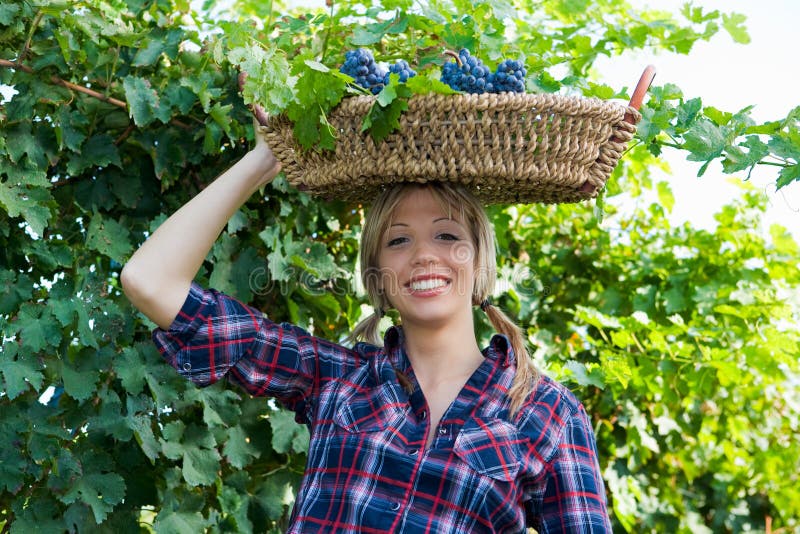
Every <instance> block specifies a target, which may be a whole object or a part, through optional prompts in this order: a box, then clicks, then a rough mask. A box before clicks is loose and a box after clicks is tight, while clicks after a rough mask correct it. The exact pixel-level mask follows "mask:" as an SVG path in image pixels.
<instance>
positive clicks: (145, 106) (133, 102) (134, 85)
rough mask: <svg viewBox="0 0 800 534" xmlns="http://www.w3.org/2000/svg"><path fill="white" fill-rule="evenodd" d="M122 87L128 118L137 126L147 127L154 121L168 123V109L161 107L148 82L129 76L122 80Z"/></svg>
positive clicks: (154, 91) (156, 94)
mask: <svg viewBox="0 0 800 534" xmlns="http://www.w3.org/2000/svg"><path fill="white" fill-rule="evenodd" d="M122 87H123V88H124V89H125V99H126V100H127V101H128V108H129V112H130V116H131V117H133V122H135V123H136V125H137V126H147V125H148V124H150V123H152V122H153V121H155V120H156V119H158V120H160V121H161V122H167V121H169V119H170V111H169V108H166V107H162V106H161V99H160V98H159V96H158V93H157V92H156V90H155V89H153V88H152V86H151V85H150V81H149V80H146V79H144V78H139V77H137V76H130V75H129V76H126V77H125V78H123V79H122Z"/></svg>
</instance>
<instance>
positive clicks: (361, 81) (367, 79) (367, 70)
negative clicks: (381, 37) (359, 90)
mask: <svg viewBox="0 0 800 534" xmlns="http://www.w3.org/2000/svg"><path fill="white" fill-rule="evenodd" d="M339 72H342V73H344V74H347V75H348V76H352V77H353V79H354V80H355V83H356V84H357V85H360V86H361V87H363V88H364V89H367V90H368V91H371V92H372V94H375V95H376V94H378V93H380V92H381V89H383V86H384V83H385V82H384V79H386V78H387V76H388V73H387V72H386V71H385V70H384V69H383V68H381V66H380V65H378V64H377V63H375V58H374V57H372V52H370V51H369V50H367V49H366V48H358V49H356V50H349V51H348V52H347V53H346V54H345V55H344V65H342V66H341V68H340V69H339Z"/></svg>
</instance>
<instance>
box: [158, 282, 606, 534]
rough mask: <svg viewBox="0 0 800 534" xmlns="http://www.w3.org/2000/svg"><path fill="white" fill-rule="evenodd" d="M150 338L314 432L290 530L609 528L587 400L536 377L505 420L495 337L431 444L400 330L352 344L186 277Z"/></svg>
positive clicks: (190, 367)
mask: <svg viewBox="0 0 800 534" xmlns="http://www.w3.org/2000/svg"><path fill="white" fill-rule="evenodd" d="M153 337H154V340H155V342H156V344H157V345H158V347H159V349H160V351H161V353H162V354H163V356H164V358H165V359H166V360H167V361H168V362H169V363H170V364H171V365H172V366H173V367H175V368H176V369H177V370H178V371H179V372H180V373H181V374H182V375H184V376H186V377H188V378H189V379H191V380H192V381H194V382H195V383H197V384H199V385H207V384H211V383H213V382H215V381H216V380H219V379H220V378H222V377H223V376H227V377H228V379H229V380H230V381H232V382H235V383H237V384H239V385H240V386H242V387H243V388H244V389H245V390H247V391H248V392H249V393H251V394H252V395H268V396H271V397H275V398H276V399H278V400H279V401H280V402H281V403H282V404H284V405H285V406H287V407H288V408H290V409H292V410H294V411H295V412H296V413H297V419H298V421H300V422H303V423H305V424H307V425H308V426H309V429H310V431H311V442H310V447H309V451H308V463H307V466H306V470H305V474H304V475H303V480H302V485H301V488H300V491H299V493H298V496H297V500H296V502H295V506H294V509H293V511H292V517H291V526H290V528H289V532H292V533H299V532H303V533H306V532H325V533H329V532H363V533H380V534H386V533H389V532H410V533H423V532H436V533H451V532H452V533H456V532H458V533H461V532H469V533H479V532H515V533H517V532H524V531H525V527H526V526H532V527H534V528H535V529H536V530H537V531H538V532H539V533H541V534H543V533H548V532H610V531H611V526H610V524H609V517H608V512H607V510H606V500H605V491H604V488H603V481H602V479H601V477H600V468H599V465H598V461H597V451H596V445H595V440H594V435H593V433H592V427H591V424H590V421H589V419H588V417H587V415H586V412H585V410H584V409H583V406H582V405H581V404H580V403H579V402H578V401H577V400H576V399H575V397H574V396H573V395H572V394H571V393H570V392H569V391H568V390H567V389H566V388H564V387H563V386H561V385H560V384H558V383H556V382H554V381H552V380H550V379H548V378H546V377H543V378H542V379H541V380H540V381H539V384H538V386H537V387H536V389H535V391H534V392H533V393H532V394H531V395H530V397H529V399H528V400H527V401H526V403H525V404H524V405H523V407H522V409H521V410H520V411H519V413H518V414H517V415H516V416H515V417H514V418H511V417H510V416H509V412H508V406H509V399H508V397H507V395H506V393H507V391H508V389H509V387H510V386H511V382H512V380H513V377H514V370H515V360H514V355H513V352H512V351H511V349H510V347H509V345H508V342H507V340H506V338H505V337H503V336H500V335H496V336H494V337H493V338H492V340H491V343H490V345H489V347H487V348H486V349H484V351H483V354H484V356H485V360H484V362H483V363H482V364H481V365H480V367H479V368H478V369H477V370H476V371H475V373H474V374H473V375H472V376H471V377H470V378H469V380H468V381H467V383H466V385H465V386H464V388H463V389H462V390H461V392H460V393H459V395H458V397H457V398H456V399H455V401H454V402H453V404H452V405H451V406H450V407H449V408H448V410H447V411H446V412H445V414H444V416H443V417H442V419H441V421H440V422H439V426H438V429H437V430H436V432H435V439H434V441H433V444H432V446H431V447H430V448H428V449H425V440H426V436H427V434H428V430H429V421H428V417H427V406H426V402H425V398H424V396H423V394H422V391H421V390H420V388H419V386H418V385H417V381H416V379H415V378H414V372H413V370H412V369H411V366H410V364H409V361H408V358H407V357H406V355H405V353H404V350H403V332H402V329H400V328H390V329H389V330H388V331H387V333H386V336H385V348H383V347H376V346H373V345H368V344H365V343H359V344H357V345H356V346H355V347H354V348H353V349H347V348H344V347H342V346H340V345H337V344H335V343H331V342H329V341H325V340H323V339H320V338H318V337H314V336H312V335H311V334H309V333H308V332H306V331H305V330H302V329H301V328H298V327H296V326H293V325H289V324H276V323H273V322H271V321H269V320H268V319H266V318H265V317H263V315H262V314H261V313H260V312H258V311H257V310H255V309H253V308H251V307H248V306H246V305H244V304H242V303H241V302H239V301H237V300H235V299H232V298H230V297H227V296H225V295H223V294H221V293H218V292H216V291H214V290H207V291H203V289H202V288H200V286H198V285H197V284H192V288H191V289H190V292H189V296H188V297H187V299H186V302H185V303H184V305H183V308H182V309H181V311H180V313H179V314H178V316H177V317H176V319H175V321H174V322H173V324H172V325H171V326H170V328H169V330H168V331H164V330H161V329H156V331H155V332H154V334H153ZM398 371H399V372H404V373H405V374H406V375H407V376H408V377H409V378H410V380H411V383H412V384H414V386H415V391H414V393H412V394H410V395H409V394H407V393H406V391H405V390H404V389H403V387H402V386H401V385H400V383H399V382H398V379H397V372H398Z"/></svg>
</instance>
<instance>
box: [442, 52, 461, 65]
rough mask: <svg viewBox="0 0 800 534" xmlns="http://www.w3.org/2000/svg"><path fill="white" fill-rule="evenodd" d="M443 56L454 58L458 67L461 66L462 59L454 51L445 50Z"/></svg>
mask: <svg viewBox="0 0 800 534" xmlns="http://www.w3.org/2000/svg"><path fill="white" fill-rule="evenodd" d="M442 54H444V55H446V56H452V57H453V59H455V60H456V65H458V66H459V67H460V66H461V58H460V57H458V54H456V53H455V52H453V51H452V50H445V51H444V52H442Z"/></svg>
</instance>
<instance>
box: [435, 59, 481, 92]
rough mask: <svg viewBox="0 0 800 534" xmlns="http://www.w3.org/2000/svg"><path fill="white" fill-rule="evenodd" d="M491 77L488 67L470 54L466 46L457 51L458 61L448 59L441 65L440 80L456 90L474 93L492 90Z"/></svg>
mask: <svg viewBox="0 0 800 534" xmlns="http://www.w3.org/2000/svg"><path fill="white" fill-rule="evenodd" d="M493 78H494V77H493V75H492V71H490V70H489V67H487V66H486V65H484V64H483V63H482V62H481V60H480V59H478V58H476V57H475V56H471V55H470V53H469V50H467V49H466V48H462V49H461V50H460V51H459V52H458V61H448V62H447V63H445V64H444V66H443V67H442V77H441V81H443V82H444V83H446V84H447V85H449V86H450V87H452V88H453V89H455V90H456V91H464V92H466V93H474V94H480V93H487V92H494V80H493Z"/></svg>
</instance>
